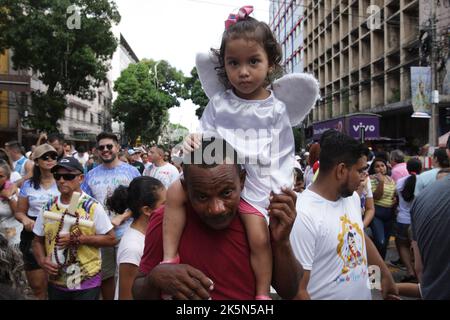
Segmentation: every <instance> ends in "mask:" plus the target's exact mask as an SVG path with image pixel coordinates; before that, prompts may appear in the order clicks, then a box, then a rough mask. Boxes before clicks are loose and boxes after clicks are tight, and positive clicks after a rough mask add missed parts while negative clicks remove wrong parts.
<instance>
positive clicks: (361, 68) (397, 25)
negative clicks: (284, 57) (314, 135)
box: [304, 0, 448, 152]
mask: <svg viewBox="0 0 450 320" xmlns="http://www.w3.org/2000/svg"><path fill="white" fill-rule="evenodd" d="M420 2H421V1H419V0H372V1H371V0H342V1H338V0H319V1H316V0H314V1H313V0H305V1H304V6H305V7H304V15H305V17H304V68H305V72H309V73H312V74H314V75H315V76H316V77H317V79H318V80H319V82H320V95H321V97H322V99H321V100H320V101H319V102H318V105H317V106H316V108H315V109H314V110H313V112H312V120H313V123H314V124H320V123H322V122H324V121H326V120H330V119H336V118H340V117H343V116H345V115H348V114H353V113H375V114H378V115H380V116H381V118H380V128H379V132H380V137H385V138H389V139H403V140H404V141H405V145H404V147H405V148H406V149H408V148H411V149H412V152H414V151H413V150H417V149H418V147H419V146H421V145H424V144H426V143H428V138H429V137H428V132H429V119H419V118H412V117H411V115H412V114H413V108H412V102H411V101H412V100H411V70H410V68H411V67H413V66H423V64H422V62H421V59H420V50H421V45H422V44H421V39H420V36H421V34H420V27H419V12H420ZM447 25H448V24H447Z"/></svg>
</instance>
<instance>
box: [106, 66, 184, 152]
mask: <svg viewBox="0 0 450 320" xmlns="http://www.w3.org/2000/svg"><path fill="white" fill-rule="evenodd" d="M184 82H185V78H184V75H183V73H182V72H181V71H178V70H176V69H175V68H173V67H172V66H170V64H169V63H168V62H167V61H164V60H162V61H158V62H156V61H154V60H142V61H141V62H139V63H136V64H130V65H129V66H128V68H127V69H125V70H123V71H122V74H121V75H120V77H119V79H117V81H116V83H115V85H114V90H115V91H117V93H118V94H119V95H118V97H117V99H116V101H115V102H114V105H113V107H112V115H113V118H114V119H115V120H117V121H120V122H123V123H124V126H125V132H126V134H127V135H128V137H129V138H130V140H131V143H134V141H136V138H137V137H138V136H141V139H142V141H143V142H145V143H147V142H151V141H157V140H158V137H159V136H160V135H161V133H162V130H163V128H164V127H165V126H167V125H168V119H169V113H168V110H169V108H171V107H175V106H179V105H180V103H179V101H178V98H182V99H186V98H187V96H188V95H187V91H186V89H185V86H184Z"/></svg>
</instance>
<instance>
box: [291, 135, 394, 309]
mask: <svg viewBox="0 0 450 320" xmlns="http://www.w3.org/2000/svg"><path fill="white" fill-rule="evenodd" d="M320 144H321V153H320V173H319V175H318V177H317V180H316V181H315V182H314V183H313V184H312V185H311V186H310V187H309V188H308V189H306V190H305V191H304V192H303V193H302V194H301V195H300V196H299V198H298V200H297V219H296V221H295V223H294V227H293V230H292V232H291V244H292V248H293V250H294V254H295V255H296V257H297V259H298V260H299V262H300V263H301V264H302V266H303V269H304V275H303V278H302V279H301V280H300V285H299V292H298V293H297V297H296V298H298V299H316V300H317V299H320V300H342V299H365V300H370V299H371V291H370V283H369V266H371V265H377V266H379V268H380V270H381V288H382V291H383V297H384V298H397V295H398V290H397V288H396V286H395V282H394V280H393V278H392V275H391V273H390V272H389V269H388V268H387V266H386V264H385V263H384V261H383V260H382V259H381V257H380V255H379V254H378V251H377V249H376V248H375V246H374V244H373V243H372V241H371V240H370V239H369V238H368V237H367V236H365V234H364V226H363V222H362V218H361V209H360V198H359V195H358V194H357V193H356V192H355V191H356V189H357V188H358V186H359V185H360V184H361V182H362V181H363V180H364V178H365V174H364V171H365V170H366V168H367V157H366V156H365V152H366V150H365V149H364V147H363V145H361V144H360V143H359V142H358V141H356V140H354V139H353V138H351V137H349V136H347V135H344V134H342V133H339V132H337V131H335V130H329V131H327V132H325V133H324V134H323V135H322V139H321V143H320ZM373 278H374V277H373V276H371V277H370V280H372V279H373ZM375 278H376V276H375Z"/></svg>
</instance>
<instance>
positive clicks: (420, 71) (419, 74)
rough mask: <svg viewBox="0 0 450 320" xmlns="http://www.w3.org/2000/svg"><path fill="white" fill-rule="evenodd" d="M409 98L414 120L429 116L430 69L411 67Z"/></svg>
mask: <svg viewBox="0 0 450 320" xmlns="http://www.w3.org/2000/svg"><path fill="white" fill-rule="evenodd" d="M411 97H412V99H411V100H412V106H413V109H414V114H413V115H412V117H416V118H430V116H431V68H430V67H411Z"/></svg>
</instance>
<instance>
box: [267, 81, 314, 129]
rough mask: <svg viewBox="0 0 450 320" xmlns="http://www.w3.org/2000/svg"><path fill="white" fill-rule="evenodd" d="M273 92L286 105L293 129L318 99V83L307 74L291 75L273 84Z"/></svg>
mask: <svg viewBox="0 0 450 320" xmlns="http://www.w3.org/2000/svg"><path fill="white" fill-rule="evenodd" d="M273 92H274V94H275V97H277V99H278V100H281V101H283V102H284V104H285V105H286V109H287V112H288V115H289V120H290V121H291V126H293V127H295V126H297V125H299V124H300V123H301V122H302V120H303V119H304V118H305V116H306V115H307V114H308V113H309V111H310V110H311V109H312V108H313V107H314V104H315V103H316V100H317V99H318V98H319V82H318V81H317V79H316V78H315V77H314V76H312V75H310V74H308V73H291V74H287V75H285V76H283V77H282V78H280V79H278V80H276V81H275V82H274V83H273Z"/></svg>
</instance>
